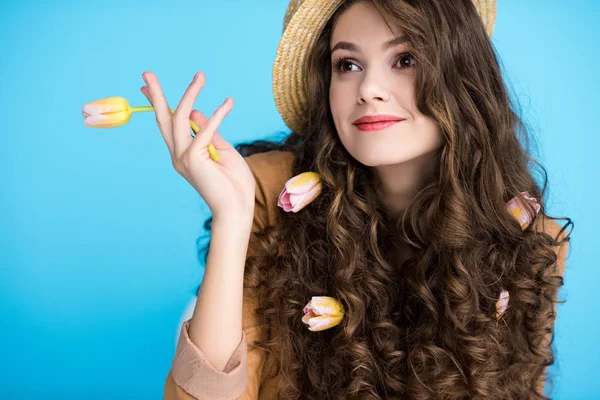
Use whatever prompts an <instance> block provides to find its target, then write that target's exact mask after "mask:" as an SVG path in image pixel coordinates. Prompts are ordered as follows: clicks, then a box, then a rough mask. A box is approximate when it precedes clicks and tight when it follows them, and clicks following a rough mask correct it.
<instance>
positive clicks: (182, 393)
mask: <svg viewBox="0 0 600 400" xmlns="http://www.w3.org/2000/svg"><path fill="white" fill-rule="evenodd" d="M246 161H247V162H248V165H249V166H250V169H251V170H252V172H253V174H254V177H255V180H256V205H255V213H254V226H253V231H256V230H259V229H261V228H263V227H265V226H267V225H272V224H274V223H275V221H276V218H277V214H278V209H277V199H278V197H279V193H280V192H281V190H282V189H283V187H284V185H285V182H286V181H287V180H288V179H290V178H291V177H292V161H293V156H292V154H291V153H289V152H281V151H270V152H267V153H260V154H255V155H252V156H250V157H248V158H246ZM542 220H543V219H542V218H537V219H536V221H537V226H536V229H538V230H541V226H542V224H541V222H542ZM545 225H546V226H545V229H546V232H548V233H549V234H550V235H551V236H552V237H553V238H554V237H556V235H557V234H558V231H559V230H560V226H559V225H558V224H557V223H556V222H554V221H553V220H549V219H545ZM248 251H249V254H251V252H253V251H255V250H254V249H253V246H252V240H251V241H250V244H249V250H248ZM567 252H568V247H567V244H566V243H565V244H564V245H563V246H561V247H560V248H557V253H558V267H559V271H558V274H559V275H561V276H562V275H563V273H564V266H565V259H566V256H567ZM255 305H256V302H255V299H254V298H253V297H252V293H249V292H247V291H245V292H244V306H243V323H242V339H241V341H240V344H239V346H238V347H237V348H236V349H235V351H234V352H233V354H232V355H231V357H230V359H229V361H228V363H227V365H226V366H225V369H224V370H223V371H219V370H217V369H215V368H214V367H213V366H212V365H211V364H210V363H209V362H208V360H206V358H205V357H204V355H203V353H202V351H201V350H200V349H199V348H198V347H196V346H195V345H194V344H193V343H192V342H191V340H190V338H189V336H188V331H187V329H188V326H189V321H186V322H185V323H184V324H183V326H182V328H181V335H180V337H179V342H178V344H177V350H176V353H175V357H174V359H173V362H172V365H171V370H170V371H169V374H168V375H167V378H166V382H165V386H164V399H165V400H192V399H200V400H203V399H206V400H209V399H210V400H236V399H237V400H270V399H274V398H276V397H277V395H276V393H277V392H276V388H277V380H272V381H269V382H267V383H266V384H265V385H263V386H261V387H259V385H260V379H261V376H262V372H263V363H262V359H263V358H262V354H261V352H260V350H252V351H248V348H247V343H252V342H253V341H254V340H255V338H257V337H258V335H260V333H261V323H260V321H258V319H257V317H256V316H255V315H254V313H253V310H254V308H255ZM539 387H540V388H543V381H540V384H539Z"/></svg>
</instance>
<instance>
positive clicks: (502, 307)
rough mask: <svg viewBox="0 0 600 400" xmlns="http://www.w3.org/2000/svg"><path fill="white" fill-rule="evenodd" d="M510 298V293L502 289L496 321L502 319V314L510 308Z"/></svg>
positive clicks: (497, 304)
mask: <svg viewBox="0 0 600 400" xmlns="http://www.w3.org/2000/svg"><path fill="white" fill-rule="evenodd" d="M509 298H510V294H509V293H508V291H506V290H504V289H502V291H501V292H500V297H499V298H498V301H496V319H500V317H501V316H502V314H504V312H505V311H506V309H507V308H508V300H509Z"/></svg>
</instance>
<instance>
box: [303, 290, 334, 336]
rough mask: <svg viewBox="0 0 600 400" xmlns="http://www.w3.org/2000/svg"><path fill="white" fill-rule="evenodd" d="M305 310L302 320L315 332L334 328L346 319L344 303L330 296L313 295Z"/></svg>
mask: <svg viewBox="0 0 600 400" xmlns="http://www.w3.org/2000/svg"><path fill="white" fill-rule="evenodd" d="M303 311H304V316H303V317H302V322H304V323H305V324H306V325H308V330H309V331H313V332H317V331H323V330H325V329H329V328H332V327H334V326H336V325H338V324H339V323H340V322H342V319H344V307H343V306H342V303H340V302H339V301H338V300H337V299H335V298H333V297H328V296H313V297H312V299H311V300H310V301H309V302H308V304H306V306H304V310H303Z"/></svg>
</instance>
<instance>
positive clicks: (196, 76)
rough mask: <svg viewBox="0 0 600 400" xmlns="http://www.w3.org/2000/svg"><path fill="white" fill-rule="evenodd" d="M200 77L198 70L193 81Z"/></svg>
mask: <svg viewBox="0 0 600 400" xmlns="http://www.w3.org/2000/svg"><path fill="white" fill-rule="evenodd" d="M197 78H198V72H196V74H195V75H194V79H193V82H196V79H197Z"/></svg>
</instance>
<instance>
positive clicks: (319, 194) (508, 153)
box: [142, 0, 572, 400]
mask: <svg viewBox="0 0 600 400" xmlns="http://www.w3.org/2000/svg"><path fill="white" fill-rule="evenodd" d="M494 16H495V1H494V0H488V1H486V0H480V1H475V3H473V2H472V0H454V1H451V2H450V1H446V0H370V1H366V0H363V1H343V0H304V1H300V0H293V1H292V2H291V3H290V5H289V8H288V13H287V15H286V18H285V27H286V28H285V29H284V35H283V38H282V42H281V44H280V47H279V50H278V54H277V58H276V62H275V69H274V90H275V97H276V104H277V107H278V109H279V110H280V112H281V114H282V116H283V118H284V120H285V122H286V123H287V124H288V126H289V127H290V128H291V129H292V133H291V134H290V135H289V136H288V137H287V139H286V140H285V142H283V143H267V142H257V143H254V144H251V145H244V146H239V147H238V149H237V150H236V149H234V148H233V147H232V146H230V145H229V144H228V143H227V142H226V141H225V140H224V139H223V138H222V137H221V136H220V135H219V134H218V133H217V132H216V128H217V127H218V125H219V123H220V122H221V121H222V120H223V118H224V117H225V115H226V114H227V113H228V112H229V110H231V107H232V102H231V101H229V100H228V101H226V102H225V104H224V105H223V106H222V107H220V108H219V109H218V110H217V111H216V112H215V114H214V115H213V116H212V117H211V118H210V119H209V120H208V121H207V119H206V117H204V116H203V115H202V114H201V113H200V112H199V111H196V110H194V111H192V105H193V103H194V100H195V98H196V96H197V95H198V93H199V91H200V89H201V87H202V86H203V84H204V78H203V76H202V75H201V74H200V75H199V76H198V77H197V78H196V79H195V80H194V81H193V82H192V84H191V85H190V87H189V88H188V90H187V92H186V93H185V95H184V97H183V99H182V100H181V102H180V104H179V106H178V107H177V111H176V112H175V114H173V116H171V114H170V112H169V108H168V107H169V106H168V104H167V102H166V100H165V99H164V97H163V96H162V91H161V88H160V85H159V83H158V80H157V79H156V76H154V75H153V74H151V73H145V75H144V79H145V81H146V83H147V86H144V87H143V88H142V91H143V92H144V94H146V95H147V96H148V98H149V100H150V101H151V103H152V104H153V106H154V107H155V109H156V115H157V121H158V124H159V127H160V129H161V132H162V134H163V137H164V139H165V141H166V143H167V146H168V147H169V150H170V151H171V155H172V158H173V165H174V167H175V169H176V170H177V171H178V172H179V173H180V174H182V175H183V176H184V177H185V178H186V179H187V180H188V181H189V182H190V184H192V185H193V186H194V188H195V189H196V190H197V191H198V193H199V194H200V195H201V196H202V198H203V199H204V200H205V201H206V202H207V204H208V205H209V207H210V209H211V211H212V223H211V224H210V225H211V227H212V232H211V242H210V245H209V250H208V257H207V266H206V272H205V275H204V280H203V282H202V286H201V288H200V290H199V295H198V303H197V305H196V308H195V311H194V314H193V316H192V318H191V319H190V320H189V321H186V322H185V323H184V326H183V328H182V331H181V337H180V340H179V344H178V348H177V352H176V355H175V358H174V360H173V364H172V368H171V371H170V373H169V375H168V377H167V381H166V384H165V399H167V400H174V399H191V398H199V399H236V398H240V399H275V398H285V399H340V398H344V399H484V398H485V399H528V398H544V395H543V392H544V380H545V375H546V367H547V366H548V365H551V364H552V363H553V353H552V350H551V346H550V345H551V342H552V332H553V325H554V320H555V303H556V302H557V292H558V289H559V287H560V286H561V285H562V282H563V280H562V275H563V271H564V263H565V258H566V255H567V243H568V239H569V234H567V233H566V228H567V227H568V226H569V225H572V223H571V222H570V220H569V219H568V218H566V219H565V220H567V221H568V222H567V223H566V224H565V225H564V226H561V225H559V224H558V223H557V222H555V221H554V220H555V219H556V218H550V217H549V216H548V215H547V214H546V213H545V207H544V202H543V198H544V193H545V189H546V180H545V181H544V184H543V187H540V186H538V183H536V181H535V180H534V176H533V172H532V171H531V167H532V166H537V167H539V168H540V170H541V171H544V169H543V167H542V166H540V165H539V164H537V163H536V162H535V161H534V160H532V158H531V157H530V155H529V154H528V151H527V141H526V139H527V137H526V132H525V130H524V128H523V126H522V124H521V121H520V119H519V117H518V116H517V115H516V114H515V113H514V112H513V111H512V108H511V104H510V99H509V96H508V94H507V90H506V87H505V85H504V82H503V80H502V76H501V73H500V69H499V67H498V61H497V58H496V54H495V53H494V50H493V47H492V45H491V43H490V39H489V36H490V35H491V32H492V30H493V25H494ZM190 115H191V117H190ZM188 118H192V119H193V120H194V121H195V122H196V123H198V124H199V125H202V126H203V129H202V131H201V133H199V134H198V135H197V136H195V137H191V136H190V135H189V122H188ZM522 142H524V143H522ZM209 143H212V144H213V145H214V146H215V147H216V149H217V150H218V152H219V153H220V155H221V159H220V160H219V161H218V162H214V161H213V160H212V159H211V158H210V156H209V153H208V150H207V145H208V144H209ZM305 172H311V173H312V174H304V173H305ZM297 175H300V178H299V179H300V181H298V180H297V179H296V180H291V178H292V177H295V176H297ZM290 180H291V181H290ZM288 181H290V182H288ZM298 185H300V188H298ZM294 191H296V192H294ZM291 193H293V194H291ZM323 299H326V300H328V301H329V302H330V303H331V304H332V305H333V306H332V307H320V308H319V306H318V304H320V303H319V302H321V301H323ZM336 306H337V307H338V308H337V309H336V308H335V307H336ZM332 310H333V311H332ZM328 313H329V314H328Z"/></svg>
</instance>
